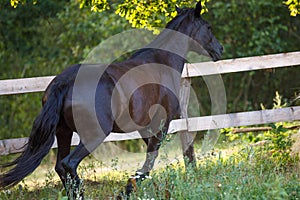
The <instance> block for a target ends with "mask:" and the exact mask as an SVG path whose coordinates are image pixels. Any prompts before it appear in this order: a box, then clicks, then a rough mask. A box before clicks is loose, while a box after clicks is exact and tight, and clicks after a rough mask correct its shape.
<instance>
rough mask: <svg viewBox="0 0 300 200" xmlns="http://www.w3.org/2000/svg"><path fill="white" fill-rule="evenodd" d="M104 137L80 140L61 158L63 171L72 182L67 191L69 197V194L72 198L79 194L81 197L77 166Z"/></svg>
mask: <svg viewBox="0 0 300 200" xmlns="http://www.w3.org/2000/svg"><path fill="white" fill-rule="evenodd" d="M104 139H105V138H92V140H89V141H85V143H84V144H83V143H82V141H81V142H80V143H79V144H78V146H77V147H76V148H75V149H74V150H72V151H71V153H70V154H69V155H68V156H66V157H65V158H64V159H63V160H62V166H63V168H64V169H65V172H66V173H67V174H69V175H70V178H71V183H72V185H71V188H69V191H67V192H68V196H69V198H70V196H72V197H73V198H74V197H76V196H78V195H79V196H80V198H81V199H83V192H84V191H83V188H82V187H81V183H82V182H81V180H80V178H79V176H78V174H77V167H78V165H79V163H80V162H81V161H82V160H83V159H84V158H85V157H86V156H88V155H89V154H90V153H91V152H92V151H93V150H95V149H96V148H97V147H98V146H99V145H100V144H101V143H102V142H103V140H104ZM70 189H71V190H70ZM76 198H77V197H76Z"/></svg>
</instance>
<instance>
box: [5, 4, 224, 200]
mask: <svg viewBox="0 0 300 200" xmlns="http://www.w3.org/2000/svg"><path fill="white" fill-rule="evenodd" d="M201 9H202V7H201V2H198V3H197V4H196V6H195V7H194V8H178V7H176V11H177V16H176V17H174V18H173V19H172V20H171V21H170V22H169V23H167V25H166V28H165V29H164V30H163V31H162V32H161V33H160V34H159V35H158V36H157V37H156V38H155V39H154V40H153V41H152V42H150V44H148V45H146V46H145V47H143V48H142V49H140V50H137V51H136V52H135V53H133V55H132V56H131V57H129V58H128V59H127V60H125V61H122V62H115V63H111V64H107V65H105V64H76V65H73V66H70V67H68V68H67V69H65V70H64V71H63V72H62V73H61V74H59V75H57V76H56V77H55V78H54V79H53V80H52V81H51V83H50V84H49V85H48V87H47V89H46V91H45V93H44V95H43V98H42V105H43V106H42V109H41V111H40V113H39V115H38V116H37V117H36V119H35V120H34V122H33V126H32V130H31V133H30V136H29V140H28V143H27V144H26V148H25V150H24V151H23V152H22V153H21V155H20V156H19V157H17V158H16V159H15V160H14V161H12V162H10V163H7V164H3V165H2V166H1V167H2V168H6V167H12V168H11V169H10V170H8V171H7V172H4V173H3V174H1V175H0V189H6V188H9V187H12V186H14V185H16V184H17V183H19V182H20V181H21V180H22V179H23V178H25V177H26V176H27V175H29V174H30V173H32V172H33V171H34V170H35V169H36V168H37V167H38V166H39V165H40V163H41V161H42V159H43V158H44V157H45V156H46V155H47V154H48V152H49V150H50V149H51V147H52V145H53V143H54V141H55V136H56V138H57V145H58V147H57V148H58V150H57V161H56V165H55V171H56V172H57V174H58V176H59V177H60V179H61V181H62V183H63V185H64V186H65V187H66V183H67V181H68V177H71V178H72V180H74V181H75V183H76V184H75V186H74V187H75V189H78V188H79V187H80V183H81V179H80V178H79V176H78V174H77V167H78V165H79V163H80V162H81V161H82V160H83V159H84V158H85V157H86V156H88V155H89V154H90V153H91V152H93V151H94V150H95V149H96V148H97V147H98V146H99V145H100V144H101V143H102V142H103V141H104V139H105V138H106V137H107V136H108V135H109V134H110V133H111V132H119V133H124V134H125V133H126V132H130V131H135V130H137V131H138V132H139V133H140V135H141V136H142V138H143V140H144V142H145V143H146V145H147V152H146V159H145V162H144V164H143V166H142V168H141V169H138V170H137V171H136V176H134V177H131V178H130V179H129V180H128V184H127V186H126V194H127V195H129V194H130V193H131V192H132V191H133V190H134V189H135V188H134V186H135V183H136V181H139V180H142V179H144V178H145V177H146V176H147V175H148V174H149V173H150V171H151V169H152V168H153V165H154V162H155V159H156V157H157V156H158V150H159V148H160V146H161V142H162V140H163V139H164V137H165V135H166V132H167V130H168V127H169V124H170V122H171V120H172V119H175V118H178V117H179V115H180V105H179V100H178V94H179V89H180V79H181V73H182V71H183V67H184V64H185V62H186V55H187V53H188V52H189V51H194V52H196V53H198V54H201V55H205V56H208V57H210V58H211V59H212V60H213V61H217V60H219V59H220V58H221V55H222V52H223V47H222V45H221V44H220V43H219V41H218V40H217V39H216V37H215V36H214V35H213V33H212V30H211V25H210V24H209V23H208V22H207V21H205V20H204V19H203V18H202V16H201V15H200V12H201ZM73 132H77V133H78V135H79V137H80V143H79V144H78V145H77V146H76V147H75V148H74V149H73V150H72V151H71V147H70V146H71V139H72V135H73ZM80 196H81V198H83V197H84V194H83V191H82V192H81V193H80Z"/></svg>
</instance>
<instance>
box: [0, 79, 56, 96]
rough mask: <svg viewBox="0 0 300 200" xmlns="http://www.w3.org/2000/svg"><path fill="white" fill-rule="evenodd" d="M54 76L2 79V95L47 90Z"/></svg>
mask: <svg viewBox="0 0 300 200" xmlns="http://www.w3.org/2000/svg"><path fill="white" fill-rule="evenodd" d="M53 78H54V76H44V77H35V78H22V79H8V80H0V95H8V94H21V93H29V92H42V91H45V89H46V87H47V86H48V85H49V83H50V81H51V80H52V79H53Z"/></svg>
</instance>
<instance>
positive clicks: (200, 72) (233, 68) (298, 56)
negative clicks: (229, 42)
mask: <svg viewBox="0 0 300 200" xmlns="http://www.w3.org/2000/svg"><path fill="white" fill-rule="evenodd" d="M295 65H300V52H291V53H281V54H274V55H264V56H254V57H247V58H237V59H228V60H221V61H218V62H202V63H191V64H187V65H186V67H188V73H189V74H187V70H185V69H184V70H183V74H182V77H195V76H205V75H212V74H225V73H232V72H244V71H252V70H260V69H270V68H278V67H287V66H295Z"/></svg>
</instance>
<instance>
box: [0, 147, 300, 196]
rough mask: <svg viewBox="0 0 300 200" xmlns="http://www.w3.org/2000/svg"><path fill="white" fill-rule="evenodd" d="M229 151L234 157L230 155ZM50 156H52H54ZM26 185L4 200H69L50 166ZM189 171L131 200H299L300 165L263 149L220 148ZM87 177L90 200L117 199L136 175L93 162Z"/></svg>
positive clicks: (165, 174) (158, 176)
mask: <svg viewBox="0 0 300 200" xmlns="http://www.w3.org/2000/svg"><path fill="white" fill-rule="evenodd" d="M226 152H229V153H226ZM50 156H51V155H50ZM46 164H47V165H45V164H44V165H43V166H42V167H39V168H38V170H37V171H36V172H34V173H33V174H32V175H31V176H29V177H28V178H26V179H25V181H23V182H22V183H21V184H19V185H17V186H15V187H14V188H12V189H10V190H6V191H1V193H0V199H1V200H2V199H3V200H5V199H22V200H23V199H28V200H29V199H32V200H33V199H37V200H41V199H53V200H54V199H59V200H63V199H66V197H65V191H64V190H63V187H62V185H61V183H60V181H59V180H58V178H57V175H56V174H55V172H54V170H52V169H50V166H51V167H52V166H54V164H49V163H46ZM197 165H198V166H197V169H193V168H188V169H185V167H184V166H183V162H182V161H177V162H175V163H172V164H168V165H166V166H165V167H164V168H161V169H156V170H154V171H153V172H152V173H151V177H152V178H151V179H147V180H145V181H143V182H142V183H140V184H139V186H138V189H137V191H136V192H135V193H134V194H133V195H132V196H131V199H141V200H147V199H149V200H150V199H151V200H152V199H178V200H180V199H191V200H192V199H195V200H196V199H197V200H198V199H300V180H299V169H298V164H297V162H294V163H293V162H292V163H289V164H287V165H282V164H280V165H279V164H278V163H276V162H274V160H272V159H270V156H268V154H266V152H265V151H262V150H261V147H239V148H237V147H235V150H234V151H232V150H231V149H229V150H228V149H227V150H224V149H219V150H218V152H217V153H215V155H214V156H209V157H206V158H203V159H201V160H199V161H198V162H197ZM79 171H80V173H79V174H81V176H83V177H84V188H85V194H86V199H94V200H97V199H101V200H102V199H115V198H116V197H117V195H118V194H119V193H120V192H121V190H122V189H123V188H124V186H125V185H126V180H127V178H128V177H129V176H130V175H131V173H130V172H128V171H126V170H125V171H123V170H121V171H120V170H118V169H117V168H114V167H112V169H110V170H108V169H107V166H104V165H103V163H101V162H99V161H96V160H92V159H89V160H88V161H86V162H84V163H83V164H82V165H81V167H80V169H79Z"/></svg>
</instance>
